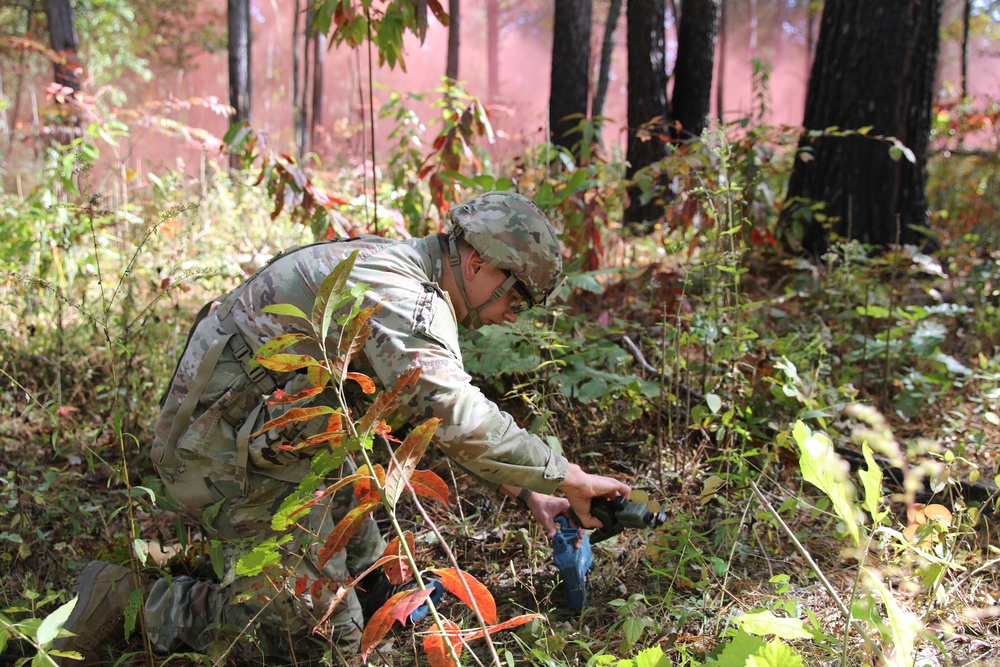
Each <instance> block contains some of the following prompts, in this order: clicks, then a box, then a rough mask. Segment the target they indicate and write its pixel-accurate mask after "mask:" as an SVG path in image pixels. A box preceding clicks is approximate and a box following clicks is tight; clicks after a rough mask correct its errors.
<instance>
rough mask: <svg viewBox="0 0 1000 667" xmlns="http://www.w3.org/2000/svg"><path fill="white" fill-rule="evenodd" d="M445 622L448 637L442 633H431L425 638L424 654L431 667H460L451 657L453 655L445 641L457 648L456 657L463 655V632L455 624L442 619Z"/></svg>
mask: <svg viewBox="0 0 1000 667" xmlns="http://www.w3.org/2000/svg"><path fill="white" fill-rule="evenodd" d="M441 620H442V621H444V627H445V630H446V631H447V635H442V634H441V633H440V632H435V631H434V630H432V631H431V633H430V634H429V635H427V636H426V637H424V652H425V653H426V654H427V661H428V662H429V663H430V665H431V667H458V665H457V664H456V663H455V661H454V660H453V659H452V657H451V653H450V652H449V651H448V647H447V646H445V643H444V642H445V639H446V638H447V640H448V641H449V642H451V645H452V646H453V647H454V648H455V655H456V656H461V655H462V638H461V630H460V629H459V627H458V626H457V625H455V623H454V622H452V621H450V620H449V619H447V618H443V619H441Z"/></svg>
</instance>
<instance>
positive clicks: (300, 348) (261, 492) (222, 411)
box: [146, 195, 568, 655]
mask: <svg viewBox="0 0 1000 667" xmlns="http://www.w3.org/2000/svg"><path fill="white" fill-rule="evenodd" d="M521 199H523V198H520V199H518V200H516V201H517V202H520V200H521ZM495 201H496V200H494V199H490V198H489V196H487V197H485V198H479V199H478V200H473V202H474V204H473V205H472V207H471V208H469V207H468V205H467V207H466V208H464V209H462V208H461V207H458V208H456V209H455V213H453V215H461V214H463V211H464V214H465V215H472V216H477V218H476V219H477V220H480V219H484V218H485V219H489V218H490V217H491V216H493V215H495V213H496V209H497V207H496V205H495V204H494V202H495ZM502 201H503V202H505V203H506V204H509V203H510V201H511V200H510V197H509V196H507V195H503V196H502ZM523 201H524V202H528V200H526V199H525V200H523ZM528 203H529V204H530V202H528ZM531 206H533V204H532V205H531ZM534 211H537V209H534ZM538 215H541V213H540V212H539V213H538ZM490 229H491V228H490ZM497 229H498V231H499V233H505V232H504V230H503V229H502V228H500V227H498V228H497ZM508 231H509V230H508ZM499 233H498V235H497V237H498V239H499ZM553 239H554V233H553ZM496 243H498V244H499V246H497V247H496V248H495V250H496V251H497V252H502V251H504V248H505V245H504V243H503V240H502V239H500V240H498V241H496ZM448 247H449V246H448V243H447V241H446V239H445V237H444V235H438V236H431V237H427V238H423V239H410V240H406V241H390V240H386V239H383V238H379V237H362V238H360V239H351V240H343V241H334V242H326V243H319V244H315V245H312V246H306V247H304V248H299V249H295V250H293V251H289V252H287V253H285V254H283V255H279V256H278V257H277V258H276V259H274V260H272V261H271V262H270V263H269V264H268V265H267V266H266V267H264V268H263V269H262V270H260V271H258V272H257V273H256V274H255V275H254V276H252V277H251V278H250V279H249V280H248V281H247V282H245V283H244V284H243V285H241V286H240V287H239V288H237V289H236V290H234V291H233V292H231V293H229V294H228V295H226V296H224V297H222V298H221V299H220V300H218V301H217V302H216V303H215V304H214V305H213V309H212V311H211V312H210V314H209V315H208V316H207V317H206V318H205V319H204V320H203V321H201V322H200V324H198V325H197V327H196V328H195V330H194V332H193V334H192V337H191V339H190V340H189V343H188V346H187V348H186V350H185V352H184V354H183V355H182V358H181V360H180V362H179V365H178V369H177V373H176V375H175V378H174V380H173V383H172V384H171V386H170V389H169V393H168V395H167V398H166V402H165V404H164V407H163V411H162V413H161V415H160V418H159V420H158V422H157V424H156V429H155V430H156V440H155V442H154V446H153V454H152V458H153V460H154V462H156V464H157V470H158V472H159V473H160V476H161V478H162V479H163V481H164V484H165V485H166V487H167V489H168V491H169V492H170V494H171V496H172V497H173V499H174V500H175V501H176V502H177V504H178V506H179V507H180V509H181V511H182V512H184V513H185V514H187V515H189V516H190V517H192V518H194V519H195V520H196V521H198V522H199V523H200V524H201V525H202V526H203V528H204V529H205V531H206V532H207V533H208V534H209V536H211V537H214V538H218V539H222V540H224V541H227V542H228V543H230V544H231V545H232V547H233V550H235V549H237V548H238V545H239V543H240V540H241V539H242V538H256V539H261V538H264V537H266V536H267V535H268V534H269V533H270V521H271V517H272V516H273V514H274V512H275V510H276V509H277V507H278V506H279V505H280V503H281V501H282V499H283V498H284V497H285V496H286V495H288V493H289V492H291V491H292V490H293V489H294V488H296V487H297V485H298V483H299V482H300V481H301V480H302V478H303V476H304V475H305V474H306V473H307V472H308V471H309V461H308V460H307V459H299V458H297V457H295V456H292V455H289V454H288V452H285V451H282V450H280V449H279V445H281V444H284V443H286V442H287V443H292V442H295V441H296V440H298V439H301V438H302V437H306V436H308V435H310V434H311V432H310V429H309V428H308V427H307V428H306V429H304V430H303V429H302V428H301V426H300V427H296V428H293V429H286V430H285V431H283V432H280V433H275V432H273V431H271V432H268V433H267V434H264V435H261V436H259V437H257V438H254V439H248V438H247V437H246V436H247V435H248V434H250V433H254V432H256V431H258V430H259V429H260V427H261V426H262V425H263V423H264V422H266V421H267V420H269V419H273V418H274V417H276V416H278V415H279V414H280V412H282V411H284V410H287V409H288V407H289V406H270V405H265V404H263V403H262V400H261V398H262V396H263V395H264V394H267V393H270V392H271V391H273V390H274V389H275V388H281V389H283V390H284V391H285V392H287V393H289V394H294V393H297V392H298V391H301V390H302V389H304V388H305V387H306V384H305V376H304V375H301V374H295V373H292V374H288V375H286V376H283V377H279V376H278V375H277V374H271V373H264V372H262V371H260V370H257V371H250V370H249V367H248V365H247V363H246V362H247V360H248V359H249V358H252V354H253V351H254V350H256V349H258V348H259V347H260V346H261V345H263V344H264V343H265V342H267V341H268V340H270V339H271V338H273V337H275V336H277V335H279V334H283V333H289V332H300V333H305V334H307V335H311V333H312V332H311V331H310V330H308V326H309V325H308V324H307V323H305V322H304V321H303V320H301V319H298V318H294V317H289V316H283V315H276V314H268V313H263V312H262V309H263V308H264V307H265V306H267V305H270V304H292V305H294V306H297V307H298V308H299V309H300V310H301V311H303V312H306V313H308V312H310V311H311V308H312V305H313V300H314V298H315V295H316V292H317V289H318V287H319V285H320V284H321V283H322V281H323V279H324V278H325V277H326V276H327V275H328V274H329V273H330V272H331V271H332V270H333V268H334V267H335V266H336V264H337V263H338V262H340V261H341V260H342V259H344V258H345V257H346V256H347V255H348V254H349V253H351V252H353V251H355V250H357V251H358V253H359V254H358V257H357V260H356V263H355V266H354V269H353V271H352V272H351V275H350V278H349V281H348V286H349V287H350V286H351V285H354V284H356V283H366V284H367V285H369V290H368V292H367V294H366V298H365V302H366V303H365V304H364V305H365V307H368V306H372V305H375V304H379V305H381V310H380V311H379V312H378V313H377V314H376V315H375V316H374V318H373V319H372V320H371V322H370V324H371V327H372V333H371V335H370V337H369V339H368V341H367V343H366V345H365V347H364V349H363V351H362V352H361V353H359V354H358V355H357V356H356V357H355V359H354V360H353V361H352V368H354V369H356V370H358V371H360V372H363V373H365V374H367V375H368V376H369V377H371V378H372V379H373V380H374V381H375V382H376V384H378V385H381V387H392V386H393V385H394V383H395V379H396V377H397V376H398V375H399V374H400V373H402V372H403V371H404V370H406V369H408V368H409V367H411V366H413V365H414V364H417V365H419V366H420V368H421V373H420V377H419V380H418V382H417V383H416V385H415V386H414V387H412V388H411V389H409V390H407V393H406V394H405V395H404V396H403V397H402V398H403V400H402V401H401V406H400V412H401V413H402V414H403V416H405V417H406V418H407V419H408V420H409V421H410V422H411V423H413V424H416V423H420V422H422V421H424V420H425V419H427V418H430V417H437V418H439V419H440V424H439V426H438V429H437V432H436V434H435V442H436V443H437V445H438V446H439V447H440V448H441V449H442V451H444V453H445V454H447V455H448V456H449V457H450V458H451V459H452V460H454V461H455V462H456V463H458V464H459V465H460V466H461V467H463V468H464V469H465V470H467V471H468V472H470V473H471V474H472V475H474V476H475V477H476V478H478V479H480V480H481V481H484V482H486V483H488V484H490V485H499V484H501V483H507V484H511V485H515V486H520V487H524V488H528V489H531V490H533V491H538V492H541V493H551V492H552V491H554V490H555V488H556V487H557V486H558V484H559V483H560V482H561V481H562V479H563V478H564V477H565V475H566V471H567V465H568V463H567V461H566V459H565V458H563V457H562V456H561V455H560V454H558V453H556V452H555V451H553V450H552V449H551V448H550V447H549V446H548V445H546V444H545V443H543V442H542V441H541V440H540V439H539V438H538V437H536V436H534V435H532V434H529V433H528V432H527V431H525V430H524V429H522V428H520V427H519V426H518V425H517V424H515V423H514V420H513V419H512V417H511V416H510V415H509V414H507V413H505V412H503V411H501V410H500V409H499V408H498V407H497V406H496V405H495V404H494V403H493V402H491V401H489V400H488V399H487V398H486V397H485V396H484V395H483V394H482V393H481V392H480V391H479V389H477V388H476V387H474V386H473V385H472V384H471V381H470V380H471V379H470V377H469V375H468V374H467V373H466V372H465V370H464V368H463V364H462V356H461V352H460V349H459V342H458V326H459V324H458V321H457V318H456V314H455V310H454V308H453V306H452V304H451V301H450V300H449V298H448V295H447V294H446V293H445V292H444V291H443V290H442V288H441V287H440V285H441V277H442V273H443V271H444V270H446V267H447V265H448V254H449V253H448V250H447V249H448ZM518 260H520V261H521V262H522V265H523V264H524V262H529V263H530V262H532V261H533V258H532V257H520V258H517V257H511V258H510V261H511V262H513V263H514V264H516V262H517V261H518ZM514 264H512V265H511V266H514ZM500 268H504V267H500ZM523 273H524V272H523V271H522V274H523ZM528 282H529V283H530V282H531V281H530V280H529V281H528ZM526 287H527V288H528V290H529V291H531V293H532V296H533V297H539V298H537V299H535V298H533V300H532V302H533V303H534V302H537V301H539V300H541V297H540V296H539V295H543V294H545V295H547V294H548V291H551V290H552V289H553V288H554V284H549V285H540V284H536V285H531V284H529V285H527V286H526ZM338 334H339V332H338V331H337V327H336V324H334V325H333V327H332V330H331V332H330V334H329V340H330V342H329V346H330V348H331V349H336V346H337V339H338ZM310 346H312V348H313V349H310ZM315 347H316V346H315V343H312V342H310V343H307V344H306V343H300V344H297V345H296V346H295V347H294V348H292V349H291V350H290V351H291V352H295V353H299V354H317V353H318V350H316V349H314V348H315ZM209 358H211V359H213V360H214V359H217V362H216V363H215V365H214V368H210V369H209V370H208V371H207V372H206V371H205V370H203V369H205V368H206V367H207V366H211V363H210V362H206V360H207V359H209ZM199 370H202V371H203V372H202V377H199ZM326 393H330V392H324V394H326ZM189 394H190V398H189ZM185 399H187V405H188V408H187V410H188V411H189V412H190V419H187V418H184V417H185V416H186V415H184V412H185V407H184V405H185ZM191 406H194V407H193V409H192V408H191ZM178 412H181V413H182V417H181V418H180V419H178ZM314 421H316V422H321V421H322V420H314ZM319 425H320V424H317V427H318V426H319ZM353 469H354V464H353V462H352V461H350V460H348V461H346V462H345V464H344V469H342V471H341V473H342V474H348V473H349V472H351V471H352V470H353ZM353 506H354V498H353V495H352V492H351V490H350V487H347V488H345V489H343V490H342V492H341V493H338V494H335V495H334V496H333V497H332V498H331V499H330V502H329V503H328V505H327V506H326V507H323V508H314V510H313V512H312V514H311V515H310V520H311V521H312V522H313V525H312V526H310V530H311V532H313V533H314V534H315V535H319V536H320V539H319V540H315V539H314V540H313V541H312V542H313V543H316V542H317V541H318V544H320V545H321V544H322V541H323V537H325V536H326V535H327V534H329V532H330V530H331V529H332V527H333V526H334V525H335V523H336V521H337V520H339V519H340V518H341V517H342V516H343V515H344V514H346V512H348V511H349V510H350V509H351V508H352V507H353ZM295 544H296V541H293V542H290V543H289V545H295ZM383 549H384V542H383V541H382V538H381V536H380V535H379V534H378V530H377V527H376V525H375V522H374V520H373V519H371V518H369V520H368V522H367V523H366V524H365V526H364V527H363V528H362V529H361V530H360V531H359V532H358V533H357V534H356V535H355V537H354V538H353V539H352V540H351V543H350V544H349V545H348V547H347V549H346V550H345V552H341V553H340V554H338V555H337V556H336V557H335V558H333V559H331V560H330V561H329V563H327V565H326V566H325V568H324V569H323V570H322V572H321V571H320V570H319V568H318V567H317V566H316V564H315V563H316V554H315V553H313V551H312V550H311V549H307V550H303V549H301V548H299V549H298V553H294V552H295V551H296V548H294V547H293V548H291V549H289V551H290V552H293V553H289V554H288V555H289V556H290V557H294V558H298V559H299V560H298V561H297V562H299V566H298V573H300V574H305V575H306V576H308V577H309V578H310V580H314V579H316V578H317V577H319V576H326V577H328V578H329V579H331V580H333V581H338V580H342V579H344V578H345V577H346V576H348V573H349V572H357V571H359V570H360V569H361V568H364V567H366V566H367V565H368V564H370V563H371V562H373V561H374V560H375V559H377V558H378V556H380V555H381V553H382V550H383ZM256 583H258V582H256V581H253V580H240V579H237V580H236V581H235V582H234V583H233V585H232V586H231V587H229V588H228V589H224V588H220V587H217V586H216V585H214V584H209V583H207V582H198V581H194V580H189V579H186V578H175V579H174V580H173V584H172V586H171V585H169V584H168V583H167V582H165V581H160V582H157V584H156V585H155V586H154V589H153V590H152V591H151V592H150V594H149V595H148V597H147V603H146V616H147V624H148V627H149V631H150V635H151V637H152V639H153V641H154V643H155V645H156V646H157V647H158V648H159V649H160V650H174V649H176V648H177V642H178V641H181V642H184V643H187V644H189V645H191V646H192V647H194V648H204V646H205V644H206V643H207V641H209V640H210V639H211V638H212V637H211V636H210V633H202V631H203V630H204V629H205V628H206V626H208V625H209V624H210V623H215V624H220V623H221V624H227V625H238V626H240V627H242V626H243V625H245V624H246V623H248V622H250V619H251V618H253V617H254V615H255V614H258V612H260V610H261V603H260V602H259V601H258V600H256V599H254V598H252V599H251V600H250V601H248V602H246V603H242V604H238V605H232V604H230V601H231V600H232V599H233V595H234V594H238V593H239V592H241V591H244V590H248V589H250V588H251V587H252V586H253V585H254V584H256ZM289 585H291V583H289ZM272 593H273V589H272ZM321 597H322V596H321ZM326 606H327V605H326V604H325V600H324V599H318V600H313V599H312V598H310V596H309V595H308V594H305V595H294V592H293V591H291V590H285V591H283V593H282V594H281V595H279V596H278V598H277V599H276V601H275V602H272V603H270V604H267V605H265V608H264V611H263V612H262V613H261V614H260V615H259V616H257V618H256V620H257V621H258V622H260V623H261V625H262V626H263V627H265V628H271V629H275V628H276V629H279V631H278V632H270V633H265V634H266V635H268V636H265V637H264V639H265V640H266V641H265V643H267V644H268V649H269V651H287V648H288V646H287V641H288V640H287V636H288V635H289V634H290V635H292V636H306V635H307V634H308V631H309V629H310V628H311V627H312V626H313V625H314V624H315V622H316V620H317V617H318V616H321V615H322V614H323V613H324V612H325V611H326ZM332 618H333V620H334V624H335V627H336V628H337V640H338V641H339V642H340V643H341V644H343V645H348V646H350V645H355V644H356V643H357V641H359V639H360V629H359V628H360V623H361V616H360V607H359V603H358V599H357V597H356V596H355V594H354V593H353V592H351V593H350V594H349V596H348V598H347V599H346V600H345V601H344V602H343V603H342V605H341V606H340V607H339V608H338V610H337V612H336V613H335V614H334V616H333V617H332ZM356 624H357V625H356ZM285 655H288V654H287V652H286V653H285Z"/></svg>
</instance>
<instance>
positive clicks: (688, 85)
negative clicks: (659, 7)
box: [670, 0, 719, 140]
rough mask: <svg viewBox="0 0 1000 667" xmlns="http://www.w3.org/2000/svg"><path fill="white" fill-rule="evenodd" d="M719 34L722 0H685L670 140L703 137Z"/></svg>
mask: <svg viewBox="0 0 1000 667" xmlns="http://www.w3.org/2000/svg"><path fill="white" fill-rule="evenodd" d="M718 32H719V0H683V2H682V3H681V20H680V25H679V27H678V30H677V64H676V65H675V67H674V93H673V97H672V98H671V104H670V113H671V121H672V123H671V128H670V132H671V136H672V137H674V138H680V139H682V140H686V139H691V138H697V137H699V136H701V133H702V131H703V130H704V129H705V127H706V125H707V122H708V113H709V109H710V107H711V103H712V69H713V68H714V66H715V40H716V37H717V36H718Z"/></svg>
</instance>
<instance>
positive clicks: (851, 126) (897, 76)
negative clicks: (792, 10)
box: [784, 0, 942, 255]
mask: <svg viewBox="0 0 1000 667" xmlns="http://www.w3.org/2000/svg"><path fill="white" fill-rule="evenodd" d="M941 9H942V0H892V1H891V2H889V1H886V2H870V1H869V0H827V3H826V7H825V9H824V10H823V18H822V22H821V24H820V34H819V43H818V44H817V48H816V60H815V62H814V64H813V68H812V74H811V75H810V78H809V88H808V91H807V93H806V110H805V120H804V123H803V124H804V126H805V128H806V129H807V130H822V129H824V128H827V127H832V126H836V127H838V128H840V129H842V130H857V129H860V128H862V127H867V126H871V127H872V130H871V132H870V135H873V136H884V137H890V136H892V137H897V138H898V139H899V140H900V141H902V142H903V143H904V144H905V145H906V146H908V147H909V148H910V149H911V150H912V151H913V155H914V157H915V163H911V162H909V161H908V160H907V159H906V158H905V157H904V158H901V159H899V160H897V161H893V160H892V159H891V157H890V152H889V149H888V146H887V145H886V143H884V142H883V141H879V140H876V139H872V138H866V137H862V136H857V135H853V136H850V135H849V136H845V137H830V136H827V137H821V138H815V139H811V138H809V135H808V134H807V133H806V134H803V136H802V137H801V139H800V140H799V150H800V156H801V155H808V156H809V159H807V160H803V159H801V157H800V158H799V159H797V160H796V161H795V165H794V167H793V170H792V175H791V179H790V181H789V185H788V197H787V200H786V207H785V216H784V217H785V221H786V222H791V223H793V224H796V223H797V224H802V225H804V226H805V234H804V236H803V239H802V243H803V248H804V250H805V251H806V252H808V253H812V254H814V255H821V254H822V253H824V252H825V251H826V248H827V245H828V242H829V239H828V236H827V229H826V227H825V226H824V225H823V224H821V223H820V222H818V221H816V220H814V219H810V218H809V216H807V215H806V212H807V211H808V209H807V207H806V206H805V204H807V203H808V202H825V204H826V208H825V210H824V213H825V215H826V216H827V217H829V218H832V219H833V224H832V231H833V232H835V233H836V234H837V235H838V236H839V237H843V238H853V239H857V240H859V241H861V242H863V243H867V244H873V245H878V246H888V245H891V244H894V243H897V242H900V243H919V242H920V241H921V240H922V239H923V237H922V236H921V234H920V232H919V231H917V230H916V229H914V226H919V227H926V226H927V223H928V214H927V197H926V192H925V189H926V183H927V171H926V165H927V146H928V142H929V134H930V123H931V103H932V100H933V96H934V73H935V68H936V66H937V55H938V29H939V27H940V23H941ZM794 231H795V230H794V229H793V237H794V236H795V234H794Z"/></svg>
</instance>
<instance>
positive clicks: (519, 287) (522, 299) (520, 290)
mask: <svg viewBox="0 0 1000 667" xmlns="http://www.w3.org/2000/svg"><path fill="white" fill-rule="evenodd" d="M514 291H515V292H516V293H517V296H518V301H517V303H514V304H512V305H511V307H510V312H512V313H514V314H515V315H519V314H521V313H523V312H524V311H526V310H528V309H529V308H531V306H532V305H534V302H533V301H532V300H531V296H530V295H529V294H528V290H527V289H525V287H524V285H523V284H522V283H521V281H520V280H518V281H517V282H515V283H514Z"/></svg>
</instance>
